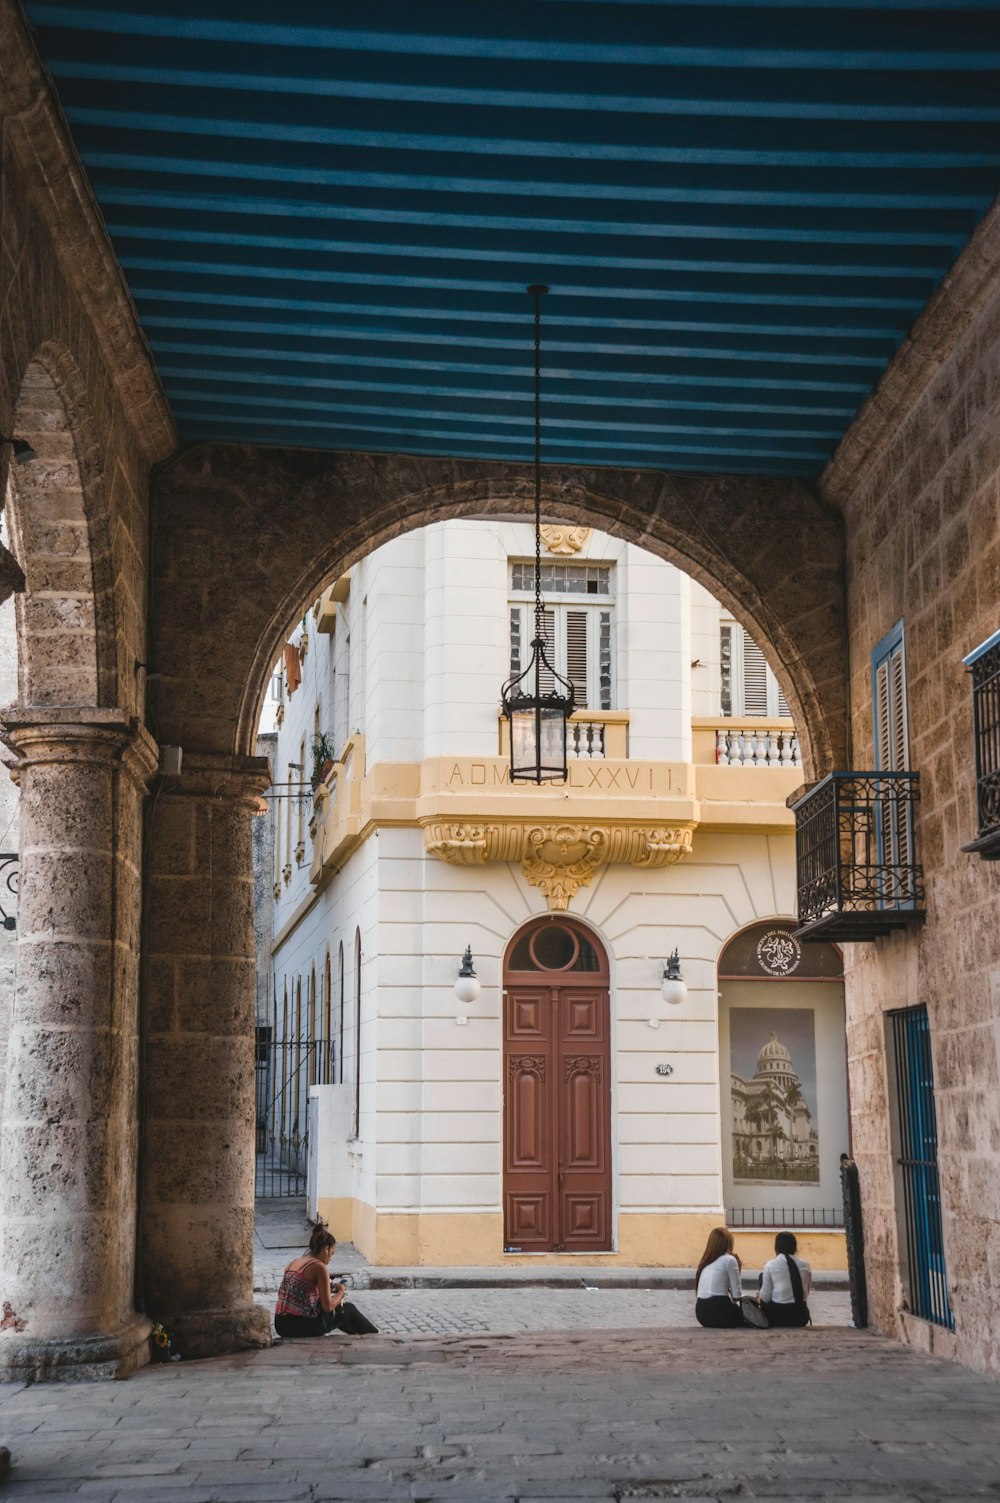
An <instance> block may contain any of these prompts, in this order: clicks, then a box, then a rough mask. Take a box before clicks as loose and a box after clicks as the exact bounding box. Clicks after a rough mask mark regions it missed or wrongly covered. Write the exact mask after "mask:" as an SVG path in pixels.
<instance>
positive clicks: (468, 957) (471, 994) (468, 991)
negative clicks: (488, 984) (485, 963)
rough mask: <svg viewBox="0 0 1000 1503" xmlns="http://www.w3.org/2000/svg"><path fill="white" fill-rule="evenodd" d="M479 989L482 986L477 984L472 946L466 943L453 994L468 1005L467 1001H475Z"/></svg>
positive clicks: (480, 989)
mask: <svg viewBox="0 0 1000 1503" xmlns="http://www.w3.org/2000/svg"><path fill="white" fill-rule="evenodd" d="M481 991H482V987H481V986H480V985H479V978H478V977H477V975H476V972H475V969H474V967H473V964H472V946H471V945H466V947H465V954H464V955H463V956H462V968H461V970H460V971H459V973H458V980H457V981H456V982H455V996H456V997H457V998H458V1000H459V1001H460V1002H464V1003H465V1004H466V1006H468V1005H469V1003H471V1002H475V1000H476V998H477V997H478V996H479V993H480V992H481Z"/></svg>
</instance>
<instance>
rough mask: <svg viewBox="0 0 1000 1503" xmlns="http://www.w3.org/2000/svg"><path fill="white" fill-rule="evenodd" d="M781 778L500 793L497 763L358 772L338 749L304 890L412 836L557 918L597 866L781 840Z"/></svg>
mask: <svg viewBox="0 0 1000 1503" xmlns="http://www.w3.org/2000/svg"><path fill="white" fill-rule="evenodd" d="M800 779H801V771H800V770H799V769H796V768H791V767H787V768H785V767H780V768H771V767H767V768H761V767H723V766H715V765H699V764H696V763H690V762H641V761H635V760H615V759H610V758H609V759H599V758H595V759H593V760H590V761H584V760H580V761H575V762H571V763H570V765H569V776H568V779H567V782H566V783H565V784H551V783H550V784H543V785H542V786H541V787H535V786H534V785H532V784H524V783H518V784H513V785H512V784H511V782H510V773H509V766H508V763H507V761H506V759H504V758H502V757H428V758H427V759H426V760H425V761H423V762H382V763H378V764H377V765H376V766H374V767H372V768H370V769H369V770H367V771H366V770H365V746H364V738H363V737H361V736H358V737H355V738H353V739H352V741H351V742H349V743H348V745H347V746H346V747H345V749H344V755H343V757H342V758H341V760H340V761H339V762H338V763H337V764H336V765H335V766H334V768H333V769H332V770H331V772H330V774H329V775H328V777H327V779H326V781H325V782H324V783H323V784H321V785H320V787H319V788H318V789H317V791H316V797H315V808H314V813H313V818H312V821H311V823H310V833H311V834H312V836H313V860H312V867H311V871H310V880H311V881H312V883H313V885H314V887H317V888H318V887H322V886H324V885H325V883H326V882H327V881H329V880H330V878H331V877H333V876H334V875H335V874H336V873H337V872H338V871H339V870H340V869H341V868H342V867H343V865H344V863H345V862H346V861H347V860H348V858H349V857H350V855H351V854H352V852H353V851H355V850H356V849H357V848H358V847H359V846H360V845H361V844H362V843H363V842H364V841H365V840H367V839H368V837H369V836H370V835H371V834H373V833H374V832H375V831H376V830H378V829H379V828H384V827H389V826H410V827H417V828H419V829H422V830H423V832H424V845H425V849H426V850H427V851H428V853H429V854H430V855H432V856H435V857H436V858H437V859H439V860H443V861H447V862H449V863H451V864H453V865H485V864H487V863H489V862H511V863H514V862H516V863H518V864H520V865H521V867H522V869H523V870H524V873H525V876H526V878H527V880H528V881H529V882H532V883H533V884H534V885H536V886H538V887H540V888H541V889H542V890H543V891H544V892H545V893H546V897H547V898H548V900H549V904H550V906H551V907H553V908H565V907H566V905H567V904H568V903H569V901H570V899H571V898H572V897H573V896H574V894H575V893H576V892H577V891H579V889H580V888H581V887H583V886H585V885H586V884H587V883H588V882H589V881H590V879H591V877H592V876H593V873H594V872H595V871H596V870H597V869H598V868H599V867H600V866H603V865H608V864H627V865H631V866H635V867H637V868H645V869H646V870H650V869H653V868H658V867H664V866H667V865H670V864H672V863H673V862H675V861H679V860H681V859H682V858H683V857H684V856H685V855H686V854H687V853H688V852H689V851H690V850H691V846H692V839H693V836H694V832H695V831H696V830H698V831H701V832H702V833H704V834H706V835H707V834H727V833H729V834H744V835H751V834H752V835H784V836H788V835H790V834H791V832H792V831H793V830H794V816H793V815H792V813H791V812H790V811H789V810H788V809H787V808H786V806H785V799H786V798H787V796H788V794H789V793H791V792H792V791H793V790H794V788H795V787H796V786H798V783H799V781H800Z"/></svg>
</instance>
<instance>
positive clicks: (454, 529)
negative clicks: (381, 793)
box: [424, 522, 509, 757]
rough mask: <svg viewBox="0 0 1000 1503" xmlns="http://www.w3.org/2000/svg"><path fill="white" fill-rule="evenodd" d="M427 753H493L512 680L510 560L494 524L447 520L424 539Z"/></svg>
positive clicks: (431, 755)
mask: <svg viewBox="0 0 1000 1503" xmlns="http://www.w3.org/2000/svg"><path fill="white" fill-rule="evenodd" d="M425 557H426V571H427V572H426V579H425V590H426V623H427V624H426V638H425V640H426V648H427V656H426V666H425V675H426V677H425V702H426V707H427V708H426V719H425V726H426V734H425V740H424V755H425V756H428V757H437V756H446V755H450V754H452V753H454V754H455V755H456V756H462V755H471V756H475V755H479V756H483V755H484V754H485V755H491V754H492V755H495V749H496V745H497V710H498V706H499V702H500V685H501V683H502V682H503V680H504V679H505V678H506V677H507V676H508V673H509V668H508V663H507V578H508V574H507V554H506V549H505V547H504V544H503V540H502V530H501V529H498V527H497V525H496V524H495V523H489V522H444V523H440V524H438V525H437V526H435V527H429V528H428V529H427V531H426V534H425Z"/></svg>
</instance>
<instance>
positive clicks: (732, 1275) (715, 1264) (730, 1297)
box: [694, 1226, 746, 1329]
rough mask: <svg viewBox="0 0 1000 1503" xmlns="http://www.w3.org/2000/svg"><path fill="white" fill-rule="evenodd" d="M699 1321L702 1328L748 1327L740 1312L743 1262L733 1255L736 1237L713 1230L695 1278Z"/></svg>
mask: <svg viewBox="0 0 1000 1503" xmlns="http://www.w3.org/2000/svg"><path fill="white" fill-rule="evenodd" d="M694 1289H695V1303H694V1313H695V1318H696V1319H697V1321H698V1324H699V1325H700V1326H711V1327H713V1328H715V1329H724V1328H726V1327H728V1326H744V1325H746V1321H745V1320H744V1319H743V1312H742V1310H741V1309H740V1297H741V1295H742V1293H743V1291H742V1289H741V1287H740V1260H739V1258H738V1257H737V1256H736V1255H735V1253H734V1252H733V1234H732V1232H731V1231H729V1230H728V1229H727V1228H726V1227H724V1226H716V1227H713V1228H712V1230H711V1231H710V1232H709V1234H708V1242H707V1243H706V1246H705V1251H704V1252H703V1253H702V1255H701V1262H700V1263H699V1264H698V1272H697V1273H696V1274H695V1279H694Z"/></svg>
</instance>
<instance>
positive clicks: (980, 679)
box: [962, 631, 1000, 861]
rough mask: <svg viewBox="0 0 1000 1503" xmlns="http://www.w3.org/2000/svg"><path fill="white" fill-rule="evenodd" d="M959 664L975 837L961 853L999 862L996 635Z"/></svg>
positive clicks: (999, 642) (999, 654) (999, 661)
mask: <svg viewBox="0 0 1000 1503" xmlns="http://www.w3.org/2000/svg"><path fill="white" fill-rule="evenodd" d="M963 661H964V663H965V665H966V667H967V668H970V669H971V670H972V721H973V735H974V738H975V748H976V814H977V818H978V821H979V833H978V835H977V836H976V838H975V840H971V841H970V842H969V844H968V845H963V847H962V850H963V851H970V852H972V853H973V854H977V855H979V856H981V857H982V858H983V860H984V861H1000V631H996V632H994V633H993V635H992V637H989V638H988V639H987V640H986V641H985V642H983V643H982V644H981V645H980V646H979V647H977V648H976V650H975V651H974V652H970V653H969V655H968V657H967V658H964V659H963Z"/></svg>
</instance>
